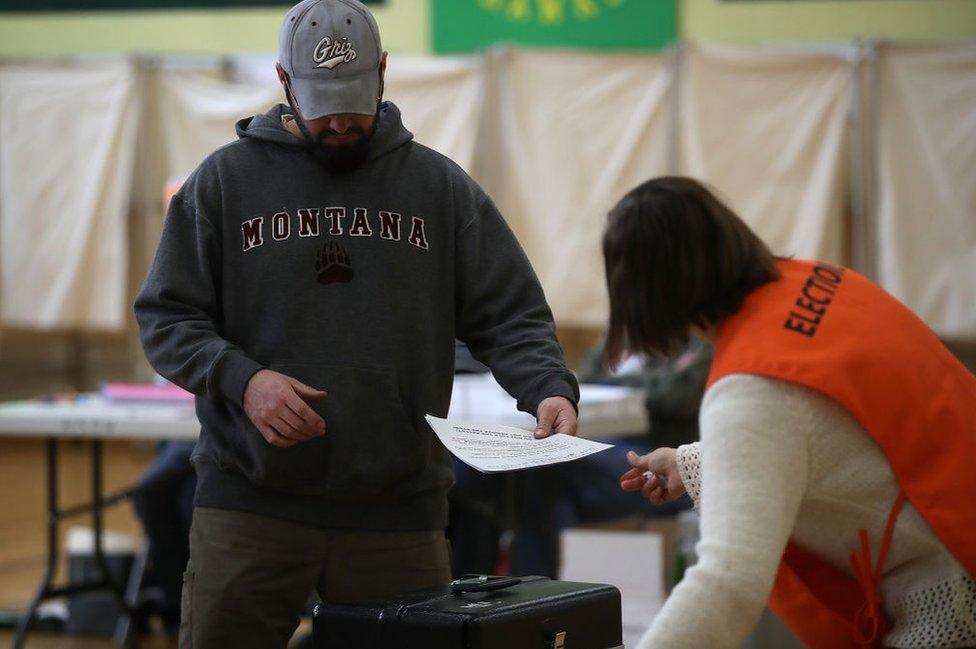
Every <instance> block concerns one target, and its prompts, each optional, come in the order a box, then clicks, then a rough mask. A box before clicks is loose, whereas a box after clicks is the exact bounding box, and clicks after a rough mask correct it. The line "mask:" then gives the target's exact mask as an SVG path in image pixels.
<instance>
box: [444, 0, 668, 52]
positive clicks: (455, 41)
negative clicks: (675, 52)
mask: <svg viewBox="0 0 976 649" xmlns="http://www.w3.org/2000/svg"><path fill="white" fill-rule="evenodd" d="M431 2H432V10H431V20H432V21H433V30H432V31H433V34H434V51H435V52H444V53H447V52H472V51H476V50H480V49H482V48H484V47H488V46H490V45H494V44H496V43H513V44H519V45H534V46H549V47H570V48H574V49H608V50H634V49H660V48H661V47H664V46H665V45H668V44H669V43H673V42H674V41H675V40H677V35H676V34H677V20H676V13H677V11H676V7H675V4H676V2H677V0H431Z"/></svg>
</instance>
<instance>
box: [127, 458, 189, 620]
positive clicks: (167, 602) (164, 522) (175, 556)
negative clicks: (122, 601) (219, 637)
mask: <svg viewBox="0 0 976 649" xmlns="http://www.w3.org/2000/svg"><path fill="white" fill-rule="evenodd" d="M193 445H194V444H193V442H163V443H161V444H160V445H159V448H158V451H157V453H156V459H155V460H154V461H153V463H152V465H151V466H150V467H149V469H148V470H147V471H146V473H145V474H143V476H142V478H141V479H140V480H139V487H138V489H137V490H136V492H135V493H133V494H132V504H133V507H134V508H135V510H136V515H137V516H138V517H139V522H140V523H142V529H143V532H144V533H145V535H146V539H147V540H148V542H149V569H148V573H147V577H150V578H151V580H154V581H155V582H156V583H157V584H158V585H159V588H160V590H161V591H162V601H161V602H160V608H159V611H158V612H159V615H160V617H161V618H162V621H163V625H164V626H165V628H166V630H167V631H170V632H173V633H175V632H176V631H177V630H179V627H180V591H181V589H182V587H183V571H184V570H185V569H186V562H187V560H189V558H190V519H191V518H192V516H193V491H194V489H196V484H197V479H196V474H195V473H194V472H193V466H192V465H191V464H190V454H191V453H192V452H193Z"/></svg>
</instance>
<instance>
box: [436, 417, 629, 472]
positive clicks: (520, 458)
mask: <svg viewBox="0 0 976 649" xmlns="http://www.w3.org/2000/svg"><path fill="white" fill-rule="evenodd" d="M427 423H429V424H430V427H431V428H433V429H434V432H435V433H436V434H437V437H438V438H439V439H440V440H441V443H442V444H444V446H446V447H447V450H449V451H450V452H451V453H453V454H454V455H456V456H457V458H458V459H459V460H461V461H462V462H464V463H465V464H467V465H469V466H471V467H473V468H475V469H477V470H478V471H481V472H483V473H497V472H499V471H515V470H518V469H530V468H532V467H538V466H546V465H549V464H558V463H560V462H569V461H570V460H577V459H579V458H581V457H586V456H587V455H592V454H593V453H598V452H600V451H602V450H604V449H607V448H610V447H611V446H612V444H603V443H601V442H594V441H593V440H589V439H581V438H579V437H572V436H570V435H559V434H553V435H550V436H549V437H546V438H544V439H535V437H534V436H533V434H532V432H531V431H528V430H523V429H521V428H512V427H511V426H498V425H493V424H477V423H472V422H467V421H458V420H456V419H441V418H439V417H432V416H430V415H427Z"/></svg>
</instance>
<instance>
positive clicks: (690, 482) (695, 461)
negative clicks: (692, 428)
mask: <svg viewBox="0 0 976 649" xmlns="http://www.w3.org/2000/svg"><path fill="white" fill-rule="evenodd" d="M675 462H676V463H677V465H678V475H679V476H681V483H682V484H683V485H684V486H685V491H687V492H688V495H689V496H691V499H692V500H693V501H694V503H695V509H699V508H700V507H701V444H700V443H699V442H694V443H692V444H682V445H681V446H679V447H678V450H677V452H676V453H675Z"/></svg>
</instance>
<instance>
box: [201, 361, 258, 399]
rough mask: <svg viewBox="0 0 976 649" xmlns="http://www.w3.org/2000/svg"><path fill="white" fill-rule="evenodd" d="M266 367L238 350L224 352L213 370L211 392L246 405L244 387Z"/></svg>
mask: <svg viewBox="0 0 976 649" xmlns="http://www.w3.org/2000/svg"><path fill="white" fill-rule="evenodd" d="M263 369H265V368H264V366H263V365H261V363H258V362H257V361H255V360H252V359H250V358H248V357H247V356H245V355H244V354H242V353H241V352H238V351H228V352H226V353H224V354H223V355H222V356H221V357H220V358H218V359H217V362H216V363H215V364H214V367H213V369H212V370H211V380H210V385H211V390H210V393H211V394H214V395H215V396H216V395H222V396H223V397H224V398H226V399H229V400H230V401H232V402H234V403H236V404H237V405H238V406H241V407H243V406H244V389H245V388H246V387H247V382H248V381H250V380H251V377H252V376H254V375H255V374H256V373H257V372H258V371H260V370H263Z"/></svg>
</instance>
